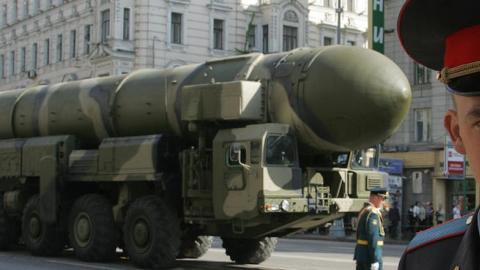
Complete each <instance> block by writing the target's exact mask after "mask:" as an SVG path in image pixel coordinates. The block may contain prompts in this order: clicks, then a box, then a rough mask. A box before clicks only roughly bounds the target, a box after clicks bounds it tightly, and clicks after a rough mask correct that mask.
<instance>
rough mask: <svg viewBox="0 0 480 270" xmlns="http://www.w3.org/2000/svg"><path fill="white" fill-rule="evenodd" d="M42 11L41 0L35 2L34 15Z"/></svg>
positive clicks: (34, 0)
mask: <svg viewBox="0 0 480 270" xmlns="http://www.w3.org/2000/svg"><path fill="white" fill-rule="evenodd" d="M39 10H40V0H33V12H32V13H33V15H37V14H38V11H39Z"/></svg>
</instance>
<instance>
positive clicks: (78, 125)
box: [0, 46, 411, 151]
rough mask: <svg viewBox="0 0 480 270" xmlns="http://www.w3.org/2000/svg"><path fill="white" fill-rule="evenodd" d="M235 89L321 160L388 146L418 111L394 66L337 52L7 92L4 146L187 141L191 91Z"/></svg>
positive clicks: (252, 57) (0, 125) (357, 52)
mask: <svg viewBox="0 0 480 270" xmlns="http://www.w3.org/2000/svg"><path fill="white" fill-rule="evenodd" d="M232 81H255V82H259V83H260V84H261V89H262V91H263V93H262V98H263V101H262V102H263V104H264V110H265V114H264V117H263V118H262V119H257V120H256V121H257V122H275V123H286V124H289V125H291V126H292V127H293V130H295V132H296V134H297V136H298V137H299V138H300V142H301V144H302V145H304V146H308V147H309V148H310V149H316V150H318V151H347V150H352V149H358V148H363V147H367V146H370V145H373V144H376V143H379V142H381V141H382V140H384V139H386V138H387V137H389V136H390V135H391V134H392V133H393V132H394V131H395V130H396V129H397V128H398V126H399V125H400V123H401V121H402V119H403V117H404V116H405V114H406V113H407V111H408V108H409V104H410V101H411V91H410V87H409V83H408V80H407V78H406V77H405V76H404V75H403V72H402V71H401V70H400V68H399V67H397V66H396V65H395V64H394V63H393V62H392V61H390V60H389V59H388V58H386V57H385V56H383V55H381V54H378V53H376V52H374V51H371V50H367V49H362V48H357V47H344V46H329V47H323V48H317V49H297V50H294V51H291V52H285V53H278V54H269V55H263V54H249V55H241V56H235V57H228V58H223V59H218V60H212V61H208V62H206V63H203V64H195V65H186V66H180V67H176V68H171V69H163V70H150V69H149V70H138V71H135V72H133V73H131V74H129V75H126V76H116V77H105V78H94V79H87V80H81V81H74V82H66V83H60V84H53V85H48V86H44V85H41V86H35V87H31V88H27V89H19V90H13V91H5V92H1V93H0V138H1V139H6V138H24V137H36V136H47V135H57V134H72V135H76V136H77V137H78V138H80V139H83V140H85V141H88V142H90V143H94V144H98V143H99V142H100V141H101V140H102V139H104V138H107V137H119V136H134V135H148V134H157V133H171V134H175V135H178V136H185V137H186V135H187V133H188V132H190V130H189V128H188V122H187V121H183V120H182V115H181V114H182V91H183V89H185V87H187V86H192V85H202V84H217V83H225V82H232Z"/></svg>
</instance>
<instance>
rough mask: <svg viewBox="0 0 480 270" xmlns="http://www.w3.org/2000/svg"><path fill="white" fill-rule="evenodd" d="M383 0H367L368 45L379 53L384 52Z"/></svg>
mask: <svg viewBox="0 0 480 270" xmlns="http://www.w3.org/2000/svg"><path fill="white" fill-rule="evenodd" d="M383 1H384V0H368V6H369V8H368V10H369V16H368V17H369V18H368V19H369V24H368V29H369V30H368V46H369V48H370V49H373V50H375V51H377V52H379V53H382V54H383V53H384V49H385V43H384V33H385V15H384V10H385V6H384V3H383Z"/></svg>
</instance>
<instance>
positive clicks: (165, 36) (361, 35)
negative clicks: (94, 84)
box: [0, 0, 368, 90]
mask: <svg viewBox="0 0 480 270" xmlns="http://www.w3.org/2000/svg"><path fill="white" fill-rule="evenodd" d="M337 2H338V1H337V0H315V1H312V0H310V1H308V0H195V1H193V0H158V1H149V0H1V1H0V90H8V89H15V88H23V87H28V86H31V85H37V84H49V83H56V82H64V81H73V80H79V79H85V78H91V77H97V76H109V75H121V74H125V73H129V72H131V71H132V70H135V69H140V68H169V67H175V66H179V65H183V64H188V63H199V62H203V61H205V60H207V59H210V58H217V57H225V56H229V55H235V54H239V53H246V52H264V53H274V52H281V51H288V50H291V49H294V48H297V47H316V46H323V45H332V44H336V43H337V42H336V33H337V30H336V29H337V28H336V25H337V18H338V15H337V11H338V10H337V9H336V8H337ZM341 5H342V7H343V8H342V9H341V11H342V12H341V17H340V19H341V20H340V21H341V24H340V26H341V27H340V34H341V35H340V36H341V40H340V43H341V44H347V45H353V46H363V47H365V46H366V40H367V35H366V33H365V32H366V29H367V25H368V19H367V13H368V12H367V0H341Z"/></svg>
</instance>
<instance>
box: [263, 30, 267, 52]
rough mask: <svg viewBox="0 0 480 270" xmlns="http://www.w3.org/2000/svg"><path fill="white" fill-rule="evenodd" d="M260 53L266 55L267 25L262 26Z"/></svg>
mask: <svg viewBox="0 0 480 270" xmlns="http://www.w3.org/2000/svg"><path fill="white" fill-rule="evenodd" d="M262 47H263V48H262V52H263V53H268V24H265V25H263V26H262Z"/></svg>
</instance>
